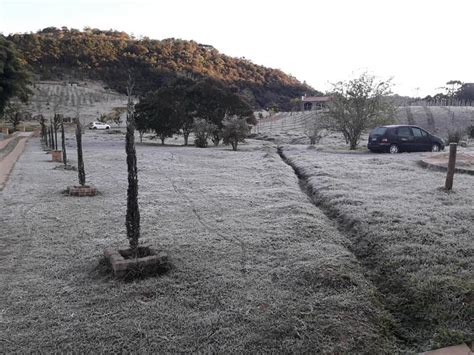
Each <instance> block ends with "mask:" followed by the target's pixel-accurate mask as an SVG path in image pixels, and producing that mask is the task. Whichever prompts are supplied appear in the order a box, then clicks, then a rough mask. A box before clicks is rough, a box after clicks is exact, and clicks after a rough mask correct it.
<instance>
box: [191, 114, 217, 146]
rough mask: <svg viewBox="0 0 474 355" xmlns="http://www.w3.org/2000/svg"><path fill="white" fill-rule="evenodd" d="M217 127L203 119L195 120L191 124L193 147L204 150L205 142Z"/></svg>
mask: <svg viewBox="0 0 474 355" xmlns="http://www.w3.org/2000/svg"><path fill="white" fill-rule="evenodd" d="M216 129H217V127H216V125H215V124H212V123H210V122H208V121H206V120H205V119H202V118H195V119H194V124H193V131H194V145H195V146H196V147H198V148H206V147H207V140H208V139H209V137H210V135H211V134H212V132H213V131H214V130H216Z"/></svg>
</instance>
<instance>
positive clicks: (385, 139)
mask: <svg viewBox="0 0 474 355" xmlns="http://www.w3.org/2000/svg"><path fill="white" fill-rule="evenodd" d="M380 141H381V142H382V143H387V142H388V139H387V138H382V139H381V140H380Z"/></svg>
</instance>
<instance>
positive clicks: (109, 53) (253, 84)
mask: <svg viewBox="0 0 474 355" xmlns="http://www.w3.org/2000/svg"><path fill="white" fill-rule="evenodd" d="M7 39H9V40H10V41H12V42H14V43H15V45H16V47H17V49H18V51H19V52H20V53H21V54H22V55H23V57H24V59H25V60H26V61H27V62H28V63H29V65H30V66H31V67H32V69H33V71H34V72H35V73H37V74H39V75H40V77H41V79H63V78H64V77H77V78H95V79H97V78H98V79H102V80H103V81H105V82H106V83H107V84H108V85H109V86H110V87H111V88H113V89H116V90H118V91H119V92H123V90H124V87H125V81H126V80H127V70H130V69H132V70H133V72H134V75H135V77H136V81H137V89H138V90H139V93H141V94H144V93H145V92H147V91H150V90H156V89H158V88H159V87H160V86H162V85H163V84H164V83H166V82H168V81H170V80H173V79H175V78H176V77H177V76H184V77H188V78H192V79H196V80H198V79H201V78H204V77H211V78H212V79H215V80H218V81H221V82H223V83H225V84H227V85H230V86H232V87H234V88H235V90H236V91H238V92H239V93H240V94H241V95H243V96H244V97H245V98H246V99H247V101H248V102H249V104H250V105H252V106H253V107H254V108H267V107H270V106H277V107H278V108H279V109H280V110H288V109H290V100H291V99H293V98H295V97H299V96H301V95H302V94H304V93H307V94H310V95H314V94H317V92H316V91H315V90H314V89H313V88H311V87H310V86H308V85H306V84H303V83H301V82H299V81H298V80H297V79H296V78H294V77H292V76H289V75H287V74H285V73H283V72H282V71H281V70H278V69H270V68H266V67H264V66H261V65H256V64H253V63H252V62H251V61H249V60H247V59H244V58H233V57H230V56H227V55H224V54H222V53H219V51H218V50H216V49H215V48H214V47H212V46H210V45H204V44H199V43H196V42H194V41H185V40H180V39H174V38H170V39H164V40H152V39H149V38H146V37H145V38H141V39H136V38H133V37H131V36H129V35H128V34H126V33H124V32H119V31H113V30H110V31H102V30H98V29H91V28H85V29H84V31H79V30H75V29H68V28H66V27H62V28H61V29H58V28H55V27H48V28H45V29H43V30H41V31H38V32H37V33H27V34H12V35H10V36H8V38H7Z"/></svg>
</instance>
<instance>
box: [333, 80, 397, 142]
mask: <svg viewBox="0 0 474 355" xmlns="http://www.w3.org/2000/svg"><path fill="white" fill-rule="evenodd" d="M333 86H334V88H333V92H332V93H331V97H332V98H331V101H330V103H329V105H328V109H329V111H328V115H329V116H330V118H331V125H332V128H334V129H335V130H337V131H340V132H341V133H342V134H343V135H344V138H345V140H346V143H348V144H349V146H350V149H351V150H354V149H356V147H357V145H358V144H359V140H360V136H361V134H362V132H364V131H365V130H367V129H368V128H371V127H375V126H377V125H380V124H384V123H388V122H390V121H391V120H392V119H393V115H394V111H395V108H394V105H393V104H392V102H391V100H390V99H389V97H388V96H389V95H390V94H391V90H390V88H391V86H392V84H391V80H390V79H389V80H386V81H377V80H376V79H375V77H374V76H372V75H369V74H367V73H363V74H362V75H361V76H360V77H358V78H356V79H353V80H349V81H346V82H339V83H337V84H334V85H333Z"/></svg>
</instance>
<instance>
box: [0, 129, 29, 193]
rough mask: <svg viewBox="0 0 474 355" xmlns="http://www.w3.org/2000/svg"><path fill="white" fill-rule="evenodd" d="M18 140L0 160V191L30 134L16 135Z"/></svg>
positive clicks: (4, 145)
mask: <svg viewBox="0 0 474 355" xmlns="http://www.w3.org/2000/svg"><path fill="white" fill-rule="evenodd" d="M17 136H18V137H22V138H20V140H19V141H18V143H17V145H16V147H15V148H13V150H12V151H11V152H10V153H8V154H7V155H6V156H4V157H3V158H2V159H1V160H0V191H2V190H3V188H4V187H5V185H6V183H7V181H8V177H9V175H10V172H11V171H12V169H13V167H14V166H15V163H16V161H17V160H18V158H19V157H20V155H21V153H23V151H24V149H25V146H26V142H27V141H28V138H29V137H30V136H31V133H20V134H18V135H17ZM15 138H16V137H12V138H9V139H8V140H7V141H8V142H7V144H8V143H9V142H10V141H11V140H13V139H15ZM3 142H4V141H1V142H0V143H3ZM7 144H3V147H6V146H7Z"/></svg>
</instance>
